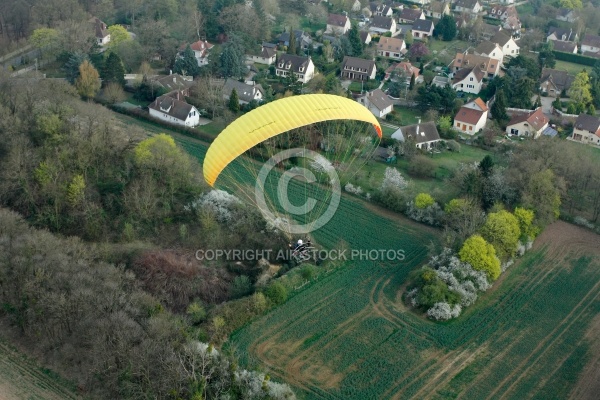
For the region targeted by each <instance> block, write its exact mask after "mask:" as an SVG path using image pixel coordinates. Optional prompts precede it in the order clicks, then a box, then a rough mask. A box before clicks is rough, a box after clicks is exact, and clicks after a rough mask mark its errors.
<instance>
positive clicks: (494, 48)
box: [475, 40, 504, 63]
mask: <svg viewBox="0 0 600 400" xmlns="http://www.w3.org/2000/svg"><path fill="white" fill-rule="evenodd" d="M475 54H476V55H478V56H485V57H489V58H493V59H495V60H498V61H499V62H500V63H502V60H503V59H504V53H503V52H502V48H500V46H499V45H498V44H497V43H492V42H490V41H489V40H484V41H483V42H481V43H479V46H477V47H476V48H475Z"/></svg>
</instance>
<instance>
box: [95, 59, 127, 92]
mask: <svg viewBox="0 0 600 400" xmlns="http://www.w3.org/2000/svg"><path fill="white" fill-rule="evenodd" d="M100 77H101V78H102V85H103V86H106V85H107V84H109V83H111V82H114V83H118V84H119V85H121V86H125V68H124V67H123V63H122V62H121V58H120V57H119V56H118V55H117V53H115V52H112V51H111V52H110V54H109V55H108V57H107V58H106V60H105V61H104V65H103V66H102V69H101V70H100Z"/></svg>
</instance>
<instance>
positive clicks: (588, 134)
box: [571, 114, 600, 146]
mask: <svg viewBox="0 0 600 400" xmlns="http://www.w3.org/2000/svg"><path fill="white" fill-rule="evenodd" d="M571 140H575V141H577V142H581V143H585V144H593V145H596V146H600V118H597V117H593V116H591V115H587V114H580V115H579V117H577V120H576V121H575V124H574V125H573V136H571Z"/></svg>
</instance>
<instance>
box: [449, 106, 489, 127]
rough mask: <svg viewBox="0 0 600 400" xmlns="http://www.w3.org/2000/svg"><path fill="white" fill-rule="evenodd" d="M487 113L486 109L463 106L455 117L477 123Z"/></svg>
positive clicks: (457, 119) (461, 120) (455, 118)
mask: <svg viewBox="0 0 600 400" xmlns="http://www.w3.org/2000/svg"><path fill="white" fill-rule="evenodd" d="M484 114H485V111H481V110H475V109H473V108H468V107H464V106H463V107H461V108H460V110H458V112H457V113H456V116H455V117H454V120H455V121H460V122H464V123H466V124H470V125H477V123H478V122H479V120H480V119H481V117H483V115H484Z"/></svg>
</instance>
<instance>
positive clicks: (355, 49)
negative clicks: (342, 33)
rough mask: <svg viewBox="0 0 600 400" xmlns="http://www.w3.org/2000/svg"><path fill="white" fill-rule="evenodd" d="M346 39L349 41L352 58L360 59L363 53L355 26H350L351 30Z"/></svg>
mask: <svg viewBox="0 0 600 400" xmlns="http://www.w3.org/2000/svg"><path fill="white" fill-rule="evenodd" d="M348 39H349V40H350V45H351V46H352V55H353V56H354V57H360V56H361V55H362V52H363V43H362V40H360V34H359V32H358V27H357V26H356V25H352V28H351V29H350V32H349V33H348Z"/></svg>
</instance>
